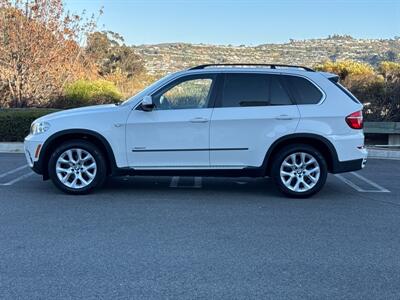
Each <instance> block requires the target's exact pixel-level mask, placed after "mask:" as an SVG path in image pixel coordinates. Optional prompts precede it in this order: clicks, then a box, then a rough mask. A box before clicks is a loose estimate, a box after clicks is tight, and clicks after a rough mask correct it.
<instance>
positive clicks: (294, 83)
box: [284, 75, 323, 105]
mask: <svg viewBox="0 0 400 300" xmlns="http://www.w3.org/2000/svg"><path fill="white" fill-rule="evenodd" d="M284 77H285V81H286V84H287V86H288V88H289V89H290V90H291V92H292V95H293V98H294V100H295V102H296V104H300V105H301V104H318V103H319V102H320V101H321V99H322V97H323V94H322V93H321V91H320V90H319V89H318V88H317V87H316V86H315V85H314V84H313V83H312V82H310V81H309V80H307V79H305V78H303V77H299V76H289V75H285V76H284Z"/></svg>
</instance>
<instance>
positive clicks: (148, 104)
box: [140, 96, 155, 111]
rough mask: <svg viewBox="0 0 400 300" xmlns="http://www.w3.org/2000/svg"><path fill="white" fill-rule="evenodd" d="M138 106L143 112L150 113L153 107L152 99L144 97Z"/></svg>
mask: <svg viewBox="0 0 400 300" xmlns="http://www.w3.org/2000/svg"><path fill="white" fill-rule="evenodd" d="M140 106H141V108H142V109H143V110H144V111H152V110H153V109H154V106H155V105H154V103H153V98H151V96H144V98H143V100H142V103H141V104H140Z"/></svg>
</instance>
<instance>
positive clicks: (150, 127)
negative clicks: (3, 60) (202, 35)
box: [25, 68, 367, 169]
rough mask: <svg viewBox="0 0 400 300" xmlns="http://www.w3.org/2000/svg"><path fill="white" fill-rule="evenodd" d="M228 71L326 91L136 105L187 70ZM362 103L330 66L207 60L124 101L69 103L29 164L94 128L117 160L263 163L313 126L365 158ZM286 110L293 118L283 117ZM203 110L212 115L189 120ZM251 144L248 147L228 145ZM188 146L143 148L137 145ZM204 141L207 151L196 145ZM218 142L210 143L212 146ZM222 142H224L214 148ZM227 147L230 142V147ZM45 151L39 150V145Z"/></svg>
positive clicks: (344, 150) (38, 138)
mask: <svg viewBox="0 0 400 300" xmlns="http://www.w3.org/2000/svg"><path fill="white" fill-rule="evenodd" d="M225 72H235V73H236V72H238V73H240V72H254V73H262V74H288V75H297V76H302V77H306V78H307V79H309V80H310V81H312V82H313V83H315V84H316V85H317V86H318V87H319V88H320V89H321V90H322V91H323V94H324V98H323V99H322V101H321V103H319V104H315V105H314V104H312V105H287V106H266V107H239V108H206V109H183V110H165V111H157V110H154V111H150V112H144V111H139V110H135V108H136V107H137V106H138V105H139V103H140V101H141V100H142V98H143V97H144V96H146V95H151V94H152V93H153V92H154V91H156V90H158V89H159V88H161V87H162V86H164V85H166V84H168V83H169V82H171V81H173V80H175V79H177V78H179V77H181V76H186V75H192V74H205V73H206V74H210V73H218V74H220V73H225ZM361 109H362V105H361V104H359V103H356V102H353V101H352V100H351V99H349V98H348V97H347V96H346V95H345V94H344V93H342V92H341V91H340V90H339V89H338V88H336V87H335V86H334V85H333V84H332V83H331V82H329V80H328V79H327V78H326V76H324V75H323V74H320V73H318V72H307V71H303V70H296V69H294V70H290V71H287V70H280V69H262V68H254V69H252V68H207V69H202V70H193V71H191V70H188V71H182V72H178V73H175V74H171V75H169V76H167V77H165V78H163V79H161V80H160V81H158V82H156V83H154V84H153V85H151V86H149V87H148V88H146V89H145V90H143V91H142V92H140V93H139V94H137V95H136V96H134V97H132V98H131V99H129V100H128V101H126V102H124V103H123V104H121V105H119V106H116V105H101V106H91V107H85V108H80V109H72V110H66V111H62V112H58V113H54V114H50V115H47V116H44V117H42V118H39V119H38V120H36V121H35V122H40V121H45V122H48V123H49V124H50V128H49V130H48V131H46V132H44V133H41V134H36V135H31V134H30V135H28V136H27V137H26V139H25V149H26V152H25V153H26V157H27V161H28V163H29V165H30V166H33V163H34V162H37V161H38V157H36V156H35V153H36V151H37V149H38V146H39V145H42V146H43V145H44V144H45V143H46V141H47V140H49V139H51V138H52V137H53V136H54V135H58V134H61V133H63V132H68V131H73V130H88V131H90V132H94V133H96V134H97V135H100V136H101V137H103V138H104V140H105V141H107V143H108V144H109V146H110V148H111V150H112V153H113V155H114V157H115V162H116V167H118V168H144V169H146V168H150V169H158V168H159V169H168V168H170V169H179V168H181V169H188V168H193V169H196V168H202V169H207V168H209V169H215V168H221V169H225V168H245V167H249V166H250V167H259V166H261V164H262V162H263V159H264V157H265V155H266V153H267V151H268V149H269V148H270V146H271V145H272V144H273V143H274V142H275V141H277V140H278V139H279V138H281V137H285V136H287V135H289V134H294V133H295V134H303V133H304V134H314V135H316V136H320V137H323V138H325V139H328V140H329V141H330V142H331V144H332V145H333V146H334V149H335V151H336V153H337V157H338V159H339V161H341V162H343V161H349V160H356V159H365V158H366V157H367V152H366V150H365V149H364V148H363V147H362V146H363V143H364V136H363V132H362V130H354V129H351V128H350V127H349V126H348V125H347V124H346V122H345V117H346V116H347V115H349V114H351V113H353V112H356V111H359V110H361ZM280 116H284V117H285V118H286V119H283V120H279V119H276V118H279V117H280ZM195 118H203V119H205V120H208V121H206V122H200V123H197V122H196V123H193V122H190V120H192V119H195ZM227 148H248V150H229V149H228V150H226V149H227ZM141 149H142V150H146V149H147V150H163V149H164V150H170V149H171V150H172V149H175V150H185V149H186V150H188V151H154V152H141V151H132V150H141ZM193 149H194V150H196V149H202V150H201V151H189V150H193ZM209 149H211V150H209ZM215 149H217V150H215ZM224 149H225V150H224ZM39 154H40V153H39Z"/></svg>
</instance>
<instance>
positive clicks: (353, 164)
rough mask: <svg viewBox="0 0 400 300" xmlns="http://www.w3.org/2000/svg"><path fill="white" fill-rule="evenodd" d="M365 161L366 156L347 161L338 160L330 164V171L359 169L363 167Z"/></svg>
mask: <svg viewBox="0 0 400 300" xmlns="http://www.w3.org/2000/svg"><path fill="white" fill-rule="evenodd" d="M366 163H367V159H366V158H360V159H354V160H347V161H338V162H336V163H334V164H333V166H332V173H334V174H336V173H345V172H351V171H357V170H361V169H362V168H364V167H365V164H366Z"/></svg>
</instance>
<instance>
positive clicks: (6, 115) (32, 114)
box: [0, 108, 58, 142]
mask: <svg viewBox="0 0 400 300" xmlns="http://www.w3.org/2000/svg"><path fill="white" fill-rule="evenodd" d="M56 111H58V109H47V108H26V109H24V108H22V109H0V142H22V141H23V140H24V138H25V137H26V136H27V135H28V134H29V130H30V126H31V123H32V122H33V121H34V120H35V119H37V118H39V117H41V116H44V115H47V114H49V113H52V112H56Z"/></svg>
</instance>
